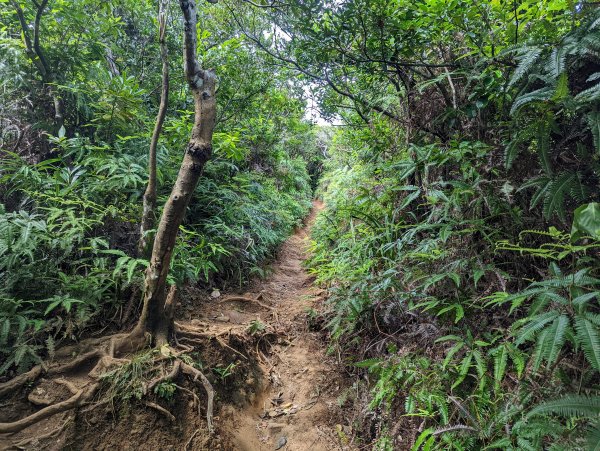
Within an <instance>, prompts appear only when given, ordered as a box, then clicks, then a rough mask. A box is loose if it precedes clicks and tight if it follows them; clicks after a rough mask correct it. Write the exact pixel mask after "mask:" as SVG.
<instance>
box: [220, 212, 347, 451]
mask: <svg viewBox="0 0 600 451" xmlns="http://www.w3.org/2000/svg"><path fill="white" fill-rule="evenodd" d="M320 208H322V206H321V204H319V203H315V206H314V208H313V211H312V214H311V216H310V218H309V220H308V225H307V226H306V227H304V228H302V229H300V230H298V231H297V232H296V233H295V234H294V235H293V236H292V237H290V238H289V239H288V240H287V241H286V242H285V244H284V245H283V246H282V248H281V250H280V252H279V257H278V259H277V261H276V262H275V263H274V264H273V265H272V273H271V274H270V275H269V276H268V277H267V278H266V279H265V280H262V281H257V282H256V283H254V284H253V285H251V286H250V287H249V288H250V290H249V291H248V292H247V293H244V294H243V297H244V299H256V298H258V299H260V300H259V302H251V301H248V300H246V301H236V300H235V299H236V298H235V297H234V296H231V295H230V296H224V297H223V299H221V300H220V302H217V303H216V305H220V306H222V309H221V310H220V311H213V312H211V313H209V315H213V317H212V318H213V319H220V320H221V321H223V325H221V326H218V327H222V328H227V327H229V328H231V327H232V326H233V325H232V323H243V324H246V325H247V324H248V321H249V320H250V321H251V320H252V318H253V319H257V318H258V319H259V321H261V322H263V323H265V324H268V325H269V326H268V327H272V328H273V330H274V331H276V336H277V337H278V340H277V342H276V344H275V343H274V344H273V346H272V347H271V348H270V352H269V353H268V356H267V355H264V354H260V353H259V357H260V359H261V360H262V359H264V361H263V362H261V365H260V366H261V369H262V373H263V376H262V379H263V380H262V383H259V384H258V386H259V387H261V388H260V389H259V390H258V392H257V393H253V394H250V399H251V400H252V402H251V405H250V406H249V407H246V408H244V409H243V410H236V409H234V408H231V407H230V406H225V407H223V408H222V409H221V413H220V418H219V420H220V422H221V425H222V430H223V431H224V432H226V433H228V435H229V434H231V437H232V441H233V446H234V447H235V449H236V450H247V451H259V450H272V449H282V450H289V451H306V450H315V451H318V450H338V449H339V450H341V449H348V447H347V446H346V445H345V444H344V441H345V434H344V431H345V430H346V427H345V426H344V420H343V417H342V415H341V409H340V408H339V406H338V402H337V399H338V397H339V396H340V394H341V392H342V390H343V387H342V377H341V374H340V372H339V371H340V370H339V365H337V364H336V362H335V360H334V359H333V358H332V357H330V356H327V355H326V346H327V344H326V342H325V341H324V339H323V337H322V335H320V334H318V333H315V332H311V331H309V329H308V322H307V314H308V311H309V310H310V309H311V308H312V307H313V306H314V305H315V303H316V302H319V301H320V299H321V298H320V295H321V294H322V290H319V289H318V288H316V287H314V286H313V285H312V279H311V277H310V276H309V275H308V274H307V272H306V271H305V270H304V268H303V267H302V262H303V260H304V259H305V257H306V248H307V245H308V232H309V229H310V226H311V225H312V223H313V221H314V218H315V216H316V214H317V213H318V210H319V209H320ZM227 299H231V301H228V300H227ZM240 299H241V298H240ZM215 317H216V318H215ZM210 323H211V326H210V328H211V329H213V328H214V327H215V326H216V325H215V324H214V323H213V322H212V321H210ZM233 327H235V326H233ZM213 330H214V329H213ZM251 382H252V381H248V385H252V384H251Z"/></svg>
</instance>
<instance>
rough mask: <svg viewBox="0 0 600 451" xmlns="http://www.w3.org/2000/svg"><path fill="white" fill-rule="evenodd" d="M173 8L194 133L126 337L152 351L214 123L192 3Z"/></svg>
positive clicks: (209, 75) (164, 322) (166, 326)
mask: <svg viewBox="0 0 600 451" xmlns="http://www.w3.org/2000/svg"><path fill="white" fill-rule="evenodd" d="M179 4H180V6H181V10H182V12H183V17H184V49H183V60H184V68H185V75H186V78H187V81H188V84H189V86H190V89H191V91H192V93H193V95H194V109H195V116H194V127H193V129H192V135H191V137H190V140H189V142H188V145H187V148H186V151H185V155H184V157H183V162H182V163H181V168H180V169H179V174H178V175H177V180H176V181H175V186H174V187H173V190H172V191H171V195H170V196H169V199H168V200H167V202H166V204H165V206H164V209H163V213H162V216H161V218H160V222H159V224H158V229H157V231H156V236H155V238H154V246H153V248H152V257H151V259H150V266H149V267H148V269H147V271H146V281H145V285H144V288H145V294H144V306H143V308H142V314H141V316H140V319H139V321H138V324H137V326H136V328H135V330H134V332H133V333H132V335H133V336H136V335H137V336H146V337H148V336H150V337H151V338H152V339H153V341H154V343H155V344H157V345H161V344H163V343H166V342H167V340H168V338H169V333H170V329H171V327H172V319H171V318H170V316H171V315H169V314H168V311H167V310H168V309H165V301H166V297H167V295H166V284H167V274H168V272H169V265H170V263H171V255H172V254H173V248H174V247H175V239H176V238H177V232H178V231H179V226H180V225H181V222H182V221H183V218H184V215H185V211H186V208H187V206H188V204H189V202H190V199H191V197H192V195H193V193H194V190H195V189H196V186H197V184H198V180H199V178H200V176H201V174H202V170H203V169H204V165H205V164H206V162H207V161H208V159H209V158H210V156H211V153H212V136H213V129H214V127H215V117H216V99H215V86H216V76H215V73H214V71H212V70H203V69H202V68H201V67H200V64H199V63H198V61H197V60H196V2H195V1H194V0H180V1H179Z"/></svg>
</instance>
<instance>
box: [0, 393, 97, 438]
mask: <svg viewBox="0 0 600 451" xmlns="http://www.w3.org/2000/svg"><path fill="white" fill-rule="evenodd" d="M98 387H99V384H97V383H96V384H93V385H91V386H90V387H88V388H87V389H85V388H84V389H81V390H79V391H78V392H77V393H76V394H75V395H73V396H71V397H70V398H69V399H67V400H66V401H62V402H59V403H56V404H53V405H51V406H48V407H45V408H43V409H42V410H39V411H37V412H35V413H33V414H31V415H29V416H28V417H25V418H22V419H20V420H17V421H13V422H12V423H0V434H5V433H8V432H19V431H22V430H23V429H25V428H26V427H28V426H31V425H32V424H35V423H37V422H39V421H42V420H44V419H46V418H48V417H51V416H52V415H56V414H57V413H61V412H65V411H67V410H71V409H74V408H75V407H78V406H80V405H82V404H83V403H84V402H86V401H87V400H88V399H90V398H91V397H92V396H93V395H94V393H96V391H97V390H98Z"/></svg>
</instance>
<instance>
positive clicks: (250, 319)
mask: <svg viewBox="0 0 600 451" xmlns="http://www.w3.org/2000/svg"><path fill="white" fill-rule="evenodd" d="M321 208H322V206H321V205H320V204H319V203H315V206H314V208H313V211H312V213H311V216H310V217H309V219H308V223H307V224H308V225H307V226H305V227H304V228H302V229H299V230H297V231H296V233H295V234H294V235H293V236H292V237H290V238H289V239H288V240H287V241H286V243H285V244H284V245H283V246H282V248H281V250H280V252H279V255H278V258H277V260H276V261H275V262H274V263H273V265H272V266H271V268H270V274H269V275H268V276H267V277H266V278H265V279H261V280H258V279H257V280H254V281H253V282H252V283H250V284H249V285H248V287H247V289H246V292H244V293H242V294H240V293H218V292H214V293H212V294H209V293H206V292H200V291H199V290H192V289H189V290H186V291H185V292H184V293H183V294H182V296H180V299H181V301H180V303H179V304H178V308H177V315H178V319H177V323H178V324H179V327H180V328H183V329H186V328H189V329H190V330H191V329H193V330H194V331H195V333H196V338H192V339H190V340H187V341H186V339H185V338H180V344H181V345H183V346H188V347H193V351H192V352H191V353H190V357H193V358H194V359H195V360H196V361H198V360H199V361H201V362H202V365H203V368H204V369H205V370H204V373H205V374H206V376H207V377H208V379H209V380H210V382H211V383H212V385H213V386H214V388H215V391H216V398H215V417H214V424H215V428H216V433H215V434H214V435H213V436H210V435H209V434H208V429H207V423H206V419H205V417H204V416H205V414H206V410H205V408H206V399H207V398H206V393H204V392H203V391H202V389H201V388H200V389H199V388H198V387H199V386H198V384H194V383H193V381H191V380H189V378H188V380H184V379H183V378H179V379H176V380H174V382H175V383H177V384H178V385H179V386H180V387H181V389H178V390H177V392H176V395H175V396H174V399H173V400H172V401H170V402H168V401H167V402H166V401H165V400H164V399H163V398H159V397H158V396H155V395H153V394H150V395H149V396H148V397H144V398H143V399H142V400H140V401H135V400H134V401H133V402H129V403H122V404H114V403H104V404H103V403H102V401H103V399H105V396H106V393H105V392H102V391H101V392H100V393H99V394H98V395H97V397H96V398H95V400H94V403H88V405H86V406H84V407H82V408H80V409H79V410H78V411H77V412H75V411H71V412H65V413H63V414H59V415H55V416H53V417H50V418H48V419H45V420H43V421H40V422H38V423H36V424H34V425H32V426H30V427H28V428H26V429H25V430H23V431H21V432H19V433H16V434H0V450H5V449H21V450H23V449H26V450H41V449H44V450H46V449H47V450H61V449H72V450H79V449H83V450H92V449H93V450H113V449H118V450H129V449H131V450H133V449H136V448H138V447H139V446H140V445H143V447H144V449H149V450H184V449H185V450H203V449H206V450H223V451H227V450H236V451H237V450H240V451H262V450H274V449H281V450H286V451H305V450H314V451H320V450H349V449H352V446H351V445H349V437H350V436H351V430H350V427H349V425H348V423H349V421H350V420H349V419H346V418H345V417H344V415H343V412H342V409H341V408H340V406H339V400H341V399H343V398H344V396H343V394H344V393H347V386H348V385H349V384H347V383H346V380H345V378H344V374H343V372H342V369H341V365H339V363H338V362H337V361H336V359H335V358H334V357H332V356H329V355H327V352H326V350H327V340H326V337H324V336H323V334H322V333H320V332H314V331H311V330H309V329H310V328H309V324H310V318H311V314H312V312H314V310H312V309H314V308H318V304H319V303H320V302H322V299H323V296H324V292H323V290H320V289H318V288H317V287H315V286H314V285H313V284H312V279H311V277H310V276H309V274H308V273H307V272H306V271H305V270H304V268H303V267H302V262H303V260H304V259H305V258H306V252H307V244H308V238H307V237H308V230H309V228H310V226H311V225H312V222H313V221H314V218H315V216H316V214H317V212H318V211H319V210H320V209H321ZM199 331H201V334H202V337H203V338H201V339H198V334H197V333H198V332H199ZM184 335H185V334H184ZM71 358H72V357H71ZM168 365H169V364H165V365H164V367H161V372H162V374H166V373H168V372H169V366H168ZM86 370H89V368H81V374H80V375H79V376H78V375H77V374H76V373H73V374H71V375H69V381H70V382H71V383H72V384H74V385H76V386H82V385H83V384H85V383H86V376H85V372H86ZM200 387H201V386H200ZM192 392H194V393H196V394H197V396H198V398H196V400H199V404H200V414H199V411H198V406H197V405H196V402H195V401H194V395H193V394H192ZM48 396H51V397H52V398H53V399H52V400H48V401H52V402H59V401H62V400H64V399H67V398H68V397H69V396H70V393H69V391H68V390H66V388H65V387H64V386H63V385H61V384H56V382H55V381H52V380H45V379H40V380H39V381H37V382H36V383H35V384H30V386H25V387H24V388H23V390H21V391H18V392H16V393H14V394H13V395H12V397H9V399H4V400H2V403H0V423H2V422H9V421H15V420H16V419H18V418H22V417H24V416H27V415H30V414H31V413H33V412H35V411H36V410H39V409H40V407H39V406H34V405H33V404H32V403H31V399H34V400H36V399H38V398H45V397H48ZM103 396H104V398H103ZM28 397H29V400H28ZM38 401H39V400H38ZM42 401H44V399H42ZM148 403H154V404H155V405H159V406H161V407H162V408H164V409H165V411H168V412H170V413H171V414H172V415H173V416H174V417H175V421H173V420H172V418H171V419H170V418H169V416H168V414H165V412H161V411H159V410H157V409H156V408H152V407H148ZM53 431H56V434H54V435H50V433H52V432H53Z"/></svg>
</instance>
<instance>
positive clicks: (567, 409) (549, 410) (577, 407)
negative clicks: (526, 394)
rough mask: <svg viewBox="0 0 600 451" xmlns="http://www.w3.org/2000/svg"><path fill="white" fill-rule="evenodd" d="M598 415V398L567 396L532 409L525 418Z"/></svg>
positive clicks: (599, 410)
mask: <svg viewBox="0 0 600 451" xmlns="http://www.w3.org/2000/svg"><path fill="white" fill-rule="evenodd" d="M599 413H600V396H584V395H567V396H564V397H562V398H559V399H554V400H552V401H548V402H544V403H542V404H539V405H537V406H536V407H534V408H533V409H532V410H531V411H529V413H527V415H526V417H527V418H529V417H532V416H536V415H548V414H555V415H559V416H562V417H571V416H577V417H584V418H588V417H591V418H593V417H596V416H597V415H598V414H599Z"/></svg>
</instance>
